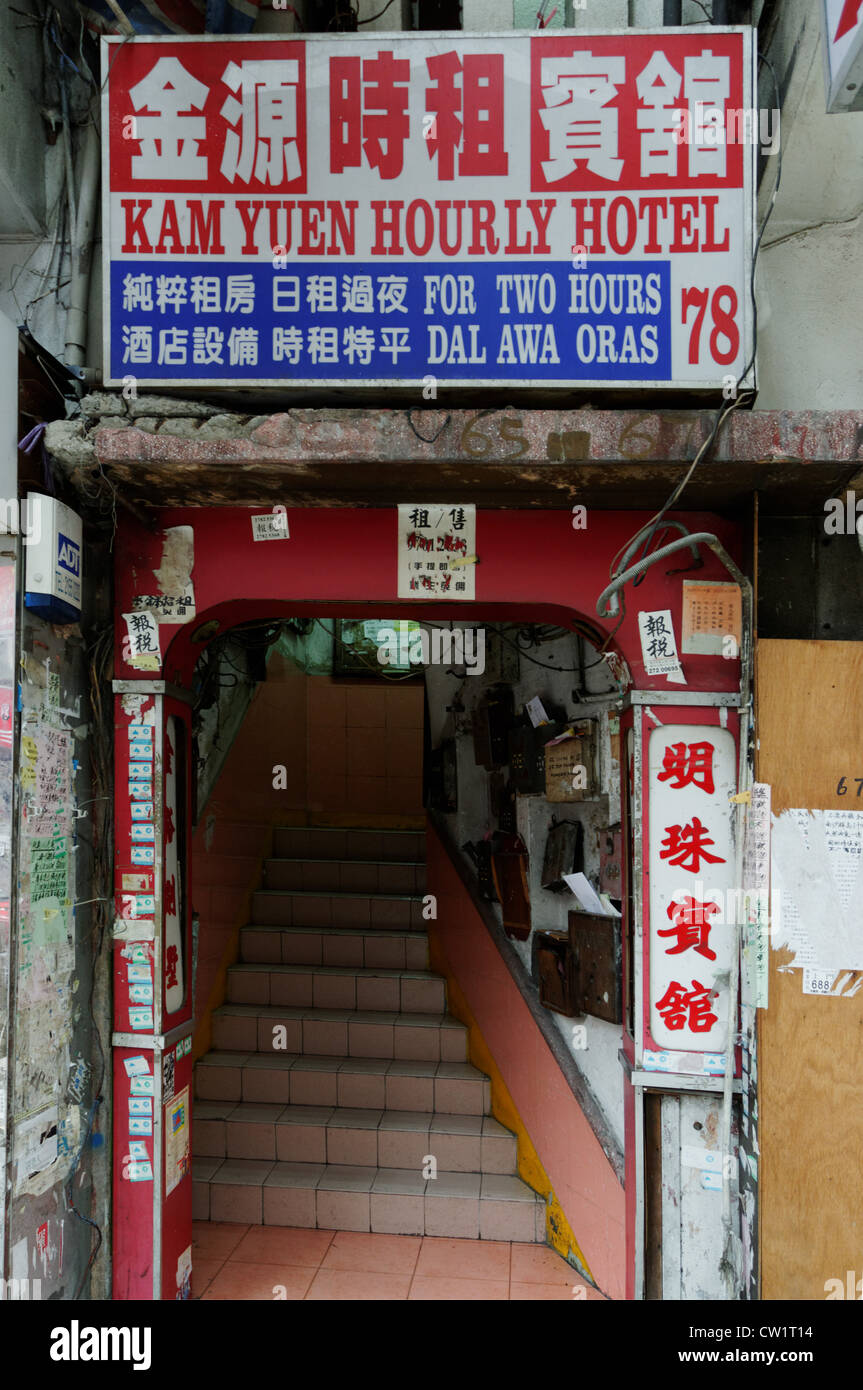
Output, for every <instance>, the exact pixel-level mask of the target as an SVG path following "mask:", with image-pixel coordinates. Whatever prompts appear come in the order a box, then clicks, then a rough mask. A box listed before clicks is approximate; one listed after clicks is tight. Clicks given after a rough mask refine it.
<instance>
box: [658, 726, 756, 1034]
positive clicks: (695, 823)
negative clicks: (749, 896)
mask: <svg viewBox="0 0 863 1390" xmlns="http://www.w3.org/2000/svg"><path fill="white" fill-rule="evenodd" d="M648 777H649V787H650V790H649V808H650V846H649V854H648V863H649V866H650V895H649V901H650V938H649V940H650V976H649V978H650V1033H651V1036H652V1039H653V1041H654V1043H656V1044H658V1046H659V1047H661V1048H673V1049H675V1050H679V1051H687V1052H709V1053H714V1054H718V1053H721V1052H722V1051H723V1050H724V1048H725V1040H726V1033H727V1022H728V989H727V984H726V983H724V982H723V981H724V980H727V978H728V971H729V969H730V966H731V949H732V942H733V939H734V932H733V928H732V925H731V922H733V920H734V914H735V913H736V910H737V896H738V895H737V893H736V892H735V891H734V890H735V888H736V885H735V883H734V874H735V861H734V843H733V834H732V814H733V807H732V804H731V802H730V801H729V798H730V797H731V796H733V795H734V793H735V791H736V789H737V783H736V750H735V745H734V738H733V736H732V734H731V732H730V731H729V730H728V729H721V728H718V727H716V726H714V725H704V724H698V725H695V724H667V725H664V726H662V727H660V728H658V729H654V730H653V731H652V732H651V735H650V743H649V749H648Z"/></svg>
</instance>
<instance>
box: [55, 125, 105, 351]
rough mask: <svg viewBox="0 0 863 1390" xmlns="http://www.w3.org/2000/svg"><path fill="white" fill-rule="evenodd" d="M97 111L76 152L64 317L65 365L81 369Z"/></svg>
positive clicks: (94, 203)
mask: <svg viewBox="0 0 863 1390" xmlns="http://www.w3.org/2000/svg"><path fill="white" fill-rule="evenodd" d="M97 114H98V112H97V111H95V110H94V111H91V117H92V119H91V121H90V123H89V124H88V126H87V129H86V130H85V131H84V135H83V137H82V146H81V150H80V152H79V167H80V171H81V174H80V178H79V180H78V208H77V216H76V222H75V236H74V240H73V242H72V284H71V287H70V290H69V309H68V311H67V314H66V348H65V355H64V361H65V362H66V365H67V366H69V367H83V366H84V364H85V361H86V356H87V309H88V303H89V298H90V271H91V268H92V264H93V240H94V237H95V234H96V218H97V215H98V193H99V169H100V161H101V157H102V156H101V144H100V140H99V127H98V125H97V123H96V116H97Z"/></svg>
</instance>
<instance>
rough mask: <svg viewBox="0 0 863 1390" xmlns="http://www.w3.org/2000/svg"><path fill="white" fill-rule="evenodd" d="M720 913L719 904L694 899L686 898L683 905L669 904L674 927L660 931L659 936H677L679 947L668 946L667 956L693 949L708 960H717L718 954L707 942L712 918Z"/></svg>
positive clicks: (669, 914) (669, 913) (666, 949)
mask: <svg viewBox="0 0 863 1390" xmlns="http://www.w3.org/2000/svg"><path fill="white" fill-rule="evenodd" d="M719 911H721V909H720V906H719V904H718V903H710V902H708V903H704V902H699V901H698V900H697V899H696V898H692V897H687V898H684V899H683V902H682V903H669V904H668V916H669V917H670V918H671V921H672V922H673V924H674V925H673V926H671V927H666V928H665V929H664V930H660V931H658V932H657V936H676V937H677V945H676V946H667V947H666V948H665V954H666V955H668V956H678V955H680V953H681V952H682V951H688V950H689V948H690V947H692V949H693V950H695V951H697V952H698V953H699V955H702V956H704V957H705V958H706V959H707V960H716V952H715V951H712V950H711V949H710V947H709V946H708V944H707V941H708V937H709V936H710V918H711V917H712V916H714V914H715V913H717V912H719Z"/></svg>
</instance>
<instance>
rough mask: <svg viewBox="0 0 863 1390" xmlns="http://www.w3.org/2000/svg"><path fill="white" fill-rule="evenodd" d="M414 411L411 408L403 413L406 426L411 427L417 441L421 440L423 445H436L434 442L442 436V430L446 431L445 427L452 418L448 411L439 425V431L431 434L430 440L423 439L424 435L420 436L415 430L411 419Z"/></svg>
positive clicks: (414, 408)
mask: <svg viewBox="0 0 863 1390" xmlns="http://www.w3.org/2000/svg"><path fill="white" fill-rule="evenodd" d="M414 410H416V406H411V409H410V410H406V411H405V419H406V420H407V422H408V424H409V425H410V427H411V429H412V430H413V432H414V434H415V435H416V437H417V439H420V440H422V442H423V444H434V443H436V441H437V440H438V439H440V436H441V435H442V434H443V432H444V430H445V429H446V427H447V425H448V424H449V422H450V420H451V419H452V416H451V415H450V413H449V411H447V417H446V419H445V420H444V422H443V424H442V425H441V427H440V429H439V430H438V432H437V434H433V435H432V437H431V439H426V437H425V435H424V434H420V432H419V430H418V429H417V427H416V425H415V424H414V422H413V420H412V419H411V413H412V412H413V411H414Z"/></svg>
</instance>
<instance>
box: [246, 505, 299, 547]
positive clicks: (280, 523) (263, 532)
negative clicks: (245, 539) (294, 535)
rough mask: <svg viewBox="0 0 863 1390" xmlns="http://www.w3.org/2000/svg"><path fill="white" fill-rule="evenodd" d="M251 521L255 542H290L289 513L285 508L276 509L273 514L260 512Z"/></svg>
mask: <svg viewBox="0 0 863 1390" xmlns="http://www.w3.org/2000/svg"><path fill="white" fill-rule="evenodd" d="M251 521H252V539H253V540H255V541H287V540H290V531H289V530H288V513H287V511H286V509H285V508H284V507H274V508H273V510H272V511H271V512H258V513H257V514H256V515H255V516H253V517H252V518H251Z"/></svg>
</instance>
